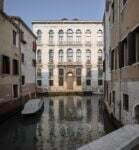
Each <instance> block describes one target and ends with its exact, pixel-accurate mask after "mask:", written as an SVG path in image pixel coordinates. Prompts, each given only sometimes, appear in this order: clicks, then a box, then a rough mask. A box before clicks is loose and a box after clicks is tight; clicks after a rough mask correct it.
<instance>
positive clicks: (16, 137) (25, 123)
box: [0, 96, 115, 150]
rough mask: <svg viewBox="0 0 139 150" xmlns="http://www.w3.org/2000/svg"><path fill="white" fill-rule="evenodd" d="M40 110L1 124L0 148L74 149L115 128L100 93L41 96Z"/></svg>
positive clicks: (17, 149)
mask: <svg viewBox="0 0 139 150" xmlns="http://www.w3.org/2000/svg"><path fill="white" fill-rule="evenodd" d="M43 100H44V109H43V110H42V112H40V113H38V114H36V115H34V116H29V117H24V118H23V117H22V116H21V115H20V113H19V114H17V115H15V116H14V117H12V118H10V119H9V120H7V121H6V122H4V123H2V124H0V150H76V149H77V148H79V147H81V146H83V145H85V144H88V143H89V142H92V141H94V140H96V139H98V138H100V137H102V136H104V135H106V134H107V132H106V131H108V132H111V131H113V130H115V128H114V127H113V125H112V124H111V122H110V121H109V119H108V117H107V114H106V113H105V112H104V111H103V102H102V101H103V98H102V96H59V97H43Z"/></svg>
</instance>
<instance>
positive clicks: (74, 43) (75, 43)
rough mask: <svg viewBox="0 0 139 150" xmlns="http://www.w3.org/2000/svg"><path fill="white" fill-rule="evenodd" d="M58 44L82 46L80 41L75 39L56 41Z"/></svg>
mask: <svg viewBox="0 0 139 150" xmlns="http://www.w3.org/2000/svg"><path fill="white" fill-rule="evenodd" d="M58 46H82V43H81V42H77V41H62V42H59V43H58Z"/></svg>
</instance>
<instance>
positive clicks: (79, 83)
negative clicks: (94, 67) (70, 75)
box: [77, 77, 82, 86]
mask: <svg viewBox="0 0 139 150" xmlns="http://www.w3.org/2000/svg"><path fill="white" fill-rule="evenodd" d="M81 84H82V81H81V77H77V86H81Z"/></svg>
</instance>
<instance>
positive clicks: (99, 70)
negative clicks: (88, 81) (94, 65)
mask: <svg viewBox="0 0 139 150" xmlns="http://www.w3.org/2000/svg"><path fill="white" fill-rule="evenodd" d="M102 77H103V68H102V67H100V66H99V67H98V78H102Z"/></svg>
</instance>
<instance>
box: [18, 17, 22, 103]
mask: <svg viewBox="0 0 139 150" xmlns="http://www.w3.org/2000/svg"><path fill="white" fill-rule="evenodd" d="M17 21H18V28H19V29H18V30H19V38H18V40H19V43H18V45H19V55H20V56H19V86H20V88H19V92H20V104H21V105H22V96H21V94H22V87H21V81H22V72H21V71H22V69H21V42H20V20H19V19H18V20H17Z"/></svg>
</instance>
